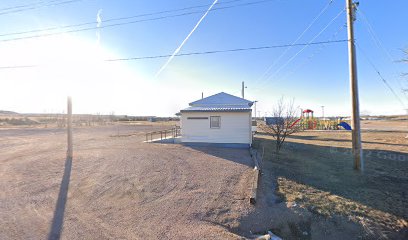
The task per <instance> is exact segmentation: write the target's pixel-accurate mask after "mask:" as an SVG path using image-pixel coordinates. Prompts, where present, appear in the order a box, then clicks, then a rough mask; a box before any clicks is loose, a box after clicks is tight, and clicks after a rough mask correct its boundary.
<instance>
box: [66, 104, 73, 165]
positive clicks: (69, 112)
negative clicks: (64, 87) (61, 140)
mask: <svg viewBox="0 0 408 240" xmlns="http://www.w3.org/2000/svg"><path fill="white" fill-rule="evenodd" d="M67 136H68V137H67V142H68V149H67V158H71V159H72V156H73V148H72V99H71V97H68V101H67Z"/></svg>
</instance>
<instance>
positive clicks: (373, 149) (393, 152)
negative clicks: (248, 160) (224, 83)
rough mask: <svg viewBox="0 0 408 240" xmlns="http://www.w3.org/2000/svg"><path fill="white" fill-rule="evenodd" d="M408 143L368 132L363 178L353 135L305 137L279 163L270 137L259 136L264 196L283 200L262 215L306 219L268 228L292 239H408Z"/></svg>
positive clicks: (292, 139) (291, 141)
mask: <svg viewBox="0 0 408 240" xmlns="http://www.w3.org/2000/svg"><path fill="white" fill-rule="evenodd" d="M406 135H407V133H406V132H387V131H366V132H363V133H362V140H363V148H364V155H365V157H364V159H365V171H364V173H359V172H357V171H355V170H353V158H352V155H351V149H350V148H351V141H350V139H351V135H350V132H347V131H328V132H323V131H321V132H319V131H310V132H308V131H306V132H300V133H297V134H294V135H292V136H289V137H288V138H287V142H286V143H285V145H284V147H283V149H282V151H281V152H280V153H279V155H276V154H275V153H274V149H275V148H274V140H273V138H272V137H271V136H268V135H258V136H257V137H256V139H255V146H256V147H257V148H258V149H262V148H264V149H265V156H264V175H266V176H265V177H264V181H263V182H262V187H261V189H262V191H268V190H269V189H270V188H274V189H275V190H276V194H277V200H276V201H275V202H276V203H277V204H272V205H261V206H260V207H259V208H260V211H261V210H262V208H264V210H266V211H268V209H269V208H270V206H275V208H279V207H280V208H284V209H286V210H288V211H286V212H285V211H281V212H278V213H279V214H280V215H281V216H282V215H285V214H287V213H288V212H290V214H293V212H294V211H296V209H297V210H298V211H300V212H303V213H302V214H303V217H300V216H295V217H293V216H292V218H294V219H295V220H293V222H292V223H290V222H289V225H287V224H288V223H277V222H270V224H271V225H270V226H269V227H270V228H272V229H273V228H275V231H277V232H278V233H280V234H281V235H282V236H285V237H286V238H289V239H296V238H302V239H309V237H310V239H328V238H330V239H336V238H337V237H341V238H342V239H407V237H408V235H407V234H408V233H407V227H408V225H407V219H408V200H407V193H408V139H406V138H405V136H406ZM268 175H269V177H268ZM265 195H267V194H265ZM280 201H283V203H281V204H279V202H280ZM275 212H276V211H275ZM275 212H274V211H272V212H271V214H272V215H273V214H275ZM302 214H300V215H302ZM305 215H306V216H307V217H306V218H305V217H304V216H305ZM277 217H278V216H277ZM300 219H303V220H300ZM299 221H300V222H299ZM267 225H268V224H266V225H265V226H264V228H267V227H268V226H267ZM318 226H321V227H318ZM322 226H324V227H322ZM312 236H314V237H312Z"/></svg>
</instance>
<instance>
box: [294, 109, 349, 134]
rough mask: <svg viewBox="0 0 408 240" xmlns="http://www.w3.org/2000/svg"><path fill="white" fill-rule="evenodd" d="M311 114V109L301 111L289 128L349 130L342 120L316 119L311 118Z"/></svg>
mask: <svg viewBox="0 0 408 240" xmlns="http://www.w3.org/2000/svg"><path fill="white" fill-rule="evenodd" d="M313 113H314V112H313V110H311V109H305V110H303V109H302V110H301V115H300V118H299V119H297V120H296V121H295V122H293V123H292V125H291V126H290V128H293V127H294V126H297V127H299V128H301V129H303V130H316V129H317V130H341V128H340V127H343V128H344V129H345V130H351V127H350V125H349V124H348V123H347V122H345V121H343V118H337V119H327V120H326V119H317V118H315V117H313Z"/></svg>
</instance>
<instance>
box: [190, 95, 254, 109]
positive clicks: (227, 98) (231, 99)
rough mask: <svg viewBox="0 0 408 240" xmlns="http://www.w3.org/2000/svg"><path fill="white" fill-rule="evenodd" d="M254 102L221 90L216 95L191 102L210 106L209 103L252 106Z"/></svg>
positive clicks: (191, 104) (192, 104) (194, 104)
mask: <svg viewBox="0 0 408 240" xmlns="http://www.w3.org/2000/svg"><path fill="white" fill-rule="evenodd" d="M252 104H253V102H252V101H249V100H246V99H244V98H240V97H236V96H233V95H231V94H228V93H225V92H220V93H217V94H215V95H212V96H209V97H206V98H203V99H200V100H197V101H194V102H191V103H190V104H189V105H190V106H208V105H246V106H252Z"/></svg>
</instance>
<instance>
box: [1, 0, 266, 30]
mask: <svg viewBox="0 0 408 240" xmlns="http://www.w3.org/2000/svg"><path fill="white" fill-rule="evenodd" d="M241 1H243V0H231V1H225V2H220V3H217V5H225V4H229V3H233V2H241ZM270 1H272V0H270ZM210 5H211V4H205V5H196V6H191V7H184V8H178V9H171V10H164V11H157V12H151V13H143V14H137V15H132V16H127V17H117V18H110V19H104V20H103V23H107V22H115V21H120V20H128V19H134V18H140V17H148V16H155V15H160V14H164V13H173V12H180V11H185V10H191V9H196V8H203V7H209V6H210ZM95 24H97V22H96V21H90V22H83V23H76V24H69V25H63V26H56V27H49V28H40V29H34V30H28V31H20V32H12V33H3V34H0V37H4V36H13V35H21V34H27V33H36V32H45V31H51V30H58V29H66V28H73V27H82V26H87V25H95Z"/></svg>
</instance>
